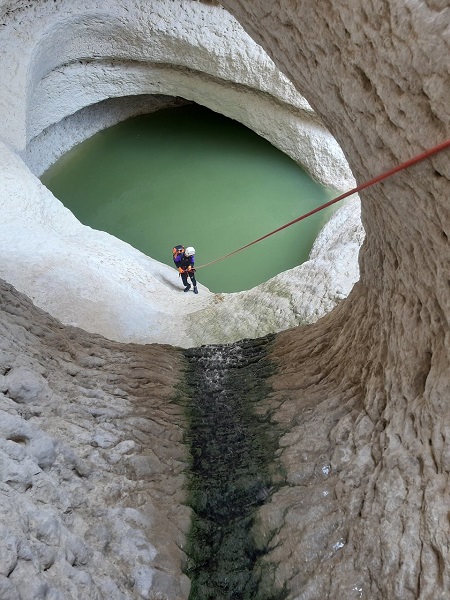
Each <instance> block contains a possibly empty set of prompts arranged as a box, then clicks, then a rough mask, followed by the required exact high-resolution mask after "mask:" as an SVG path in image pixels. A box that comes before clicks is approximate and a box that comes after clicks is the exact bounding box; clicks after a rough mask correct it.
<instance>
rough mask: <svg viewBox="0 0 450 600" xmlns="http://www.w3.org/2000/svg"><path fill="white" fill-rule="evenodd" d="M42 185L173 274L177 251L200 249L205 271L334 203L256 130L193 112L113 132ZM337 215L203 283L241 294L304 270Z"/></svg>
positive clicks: (248, 254)
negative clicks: (320, 235)
mask: <svg viewBox="0 0 450 600" xmlns="http://www.w3.org/2000/svg"><path fill="white" fill-rule="evenodd" d="M41 179H42V182H43V183H44V184H45V185H46V186H47V187H48V188H49V189H50V190H51V191H52V192H53V194H54V195H55V196H56V197H57V198H59V200H61V202H62V203H63V204H64V205H65V206H66V207H67V208H69V209H70V210H71V211H72V212H73V214H74V215H75V216H76V217H77V218H78V219H79V220H80V221H81V222H82V223H83V224H85V225H89V226H90V227H93V228H95V229H99V230H103V231H107V232H108V233H110V234H112V235H114V236H116V237H117V238H120V239H122V240H124V241H126V242H128V243H129V244H131V245H132V246H134V247H135V248H137V249H139V250H140V251H141V252H143V253H144V254H147V255H149V256H151V257H153V258H155V259H157V260H159V261H161V262H163V263H166V264H168V265H171V266H173V263H172V247H173V246H174V245H177V244H183V245H184V246H194V247H195V249H196V265H197V266H198V265H202V264H205V263H207V262H209V261H212V260H214V259H216V258H219V257H220V256H222V255H224V254H227V253H228V252H232V251H233V250H235V249H237V248H239V247H240V246H243V245H245V244H247V243H248V242H250V241H252V240H253V239H256V238H258V237H260V236H262V235H264V234H266V233H268V232H269V231H271V230H273V229H276V228H277V227H280V226H281V225H283V224H284V223H286V222H288V221H291V220H293V219H295V218H296V217H298V216H299V215H301V214H302V213H304V212H306V211H309V210H311V209H313V208H315V207H316V206H318V205H320V204H323V203H324V202H327V201H328V200H330V199H331V198H333V197H334V196H335V195H336V191H335V190H331V189H326V188H324V187H323V186H321V185H320V184H318V183H317V182H315V181H314V180H313V179H311V177H310V176H309V175H308V174H307V173H306V172H305V171H304V170H303V169H302V168H301V167H299V166H298V165H297V164H296V163H295V162H294V161H293V160H292V159H290V158H289V157H288V156H286V155H284V154H283V153H282V152H280V151H279V150H277V149H276V148H274V147H273V146H272V145H271V144H270V143H269V142H267V141H266V140H264V139H263V138H261V137H259V136H258V135H257V134H255V133H254V132H253V131H251V130H249V129H248V128H246V127H244V126H243V125H241V124H240V123H238V122H236V121H233V120H231V119H228V118H226V117H224V116H222V115H220V114H217V113H214V112H212V111H210V110H208V109H206V108H203V107H201V106H198V105H194V104H192V105H186V106H181V107H177V108H170V109H165V110H161V111H158V112H156V113H152V114H148V115H143V116H138V117H133V118H130V119H128V120H126V121H124V122H122V123H119V124H118V125H115V126H113V127H110V128H108V129H105V130H103V131H101V132H99V133H97V134H96V135H94V136H93V137H91V138H90V139H88V140H86V141H84V142H83V143H81V144H79V145H77V146H76V147H75V148H73V149H72V150H71V151H70V152H68V153H67V154H65V155H64V156H63V157H62V158H61V159H60V160H58V161H57V162H56V163H55V164H54V165H52V166H51V167H50V168H49V169H48V170H47V171H46V173H44V175H43V176H42V178H41ZM333 211H334V207H330V208H328V209H326V210H325V211H322V212H320V213H318V214H317V215H314V216H312V217H310V218H309V219H307V220H306V221H304V222H301V223H297V224H295V225H293V226H292V227H289V228H288V229H286V230H283V231H282V232H280V233H278V234H277V235H275V236H272V237H270V238H268V239H266V240H264V241H262V242H261V243H259V244H256V245H255V246H252V247H251V248H249V249H247V250H244V251H243V252H240V253H239V254H236V255H234V256H232V257H230V258H228V259H226V260H224V261H221V262H219V263H217V264H215V265H212V266H209V267H206V268H205V269H200V270H199V271H198V273H197V278H198V281H199V282H200V283H202V284H204V285H206V286H207V287H209V289H210V290H212V291H214V292H236V291H241V290H246V289H250V288H252V287H254V286H255V285H258V284H259V283H262V282H263V281H266V280H267V279H269V278H270V277H273V276H274V275H276V274H277V273H280V272H282V271H285V270H287V269H290V268H292V267H294V266H296V265H299V264H301V263H302V262H304V261H305V260H307V259H308V255H309V252H310V250H311V247H312V244H313V242H314V240H315V238H316V237H317V234H318V232H319V231H320V229H321V228H322V227H323V225H324V224H325V223H326V221H327V220H328V219H329V218H330V216H331V214H332V212H333Z"/></svg>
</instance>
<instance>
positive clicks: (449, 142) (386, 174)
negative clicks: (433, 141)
mask: <svg viewBox="0 0 450 600" xmlns="http://www.w3.org/2000/svg"><path fill="white" fill-rule="evenodd" d="M449 146H450V140H446V141H445V142H442V143H441V144H438V145H437V146H434V147H433V148H430V149H429V150H426V151H425V152H422V153H421V154H417V155H416V156H413V158H410V159H409V160H406V161H405V162H402V163H400V164H399V165H397V166H396V167H394V168H392V169H390V170H389V171H385V172H384V173H382V174H381V175H377V176H376V177H374V178H373V179H369V181H366V182H365V183H361V184H360V185H357V186H356V187H354V188H352V189H351V190H349V191H348V192H345V193H344V194H341V195H340V196H337V198H333V199H332V200H330V201H329V202H325V204H322V205H321V206H318V207H317V208H314V209H313V210H310V211H309V212H307V213H305V214H303V215H301V216H300V217H297V218H296V219H294V220H293V221H289V223H286V224H285V225H282V226H281V227H278V228H277V229H274V230H273V231H270V232H269V233H266V234H265V235H263V236H261V237H260V238H258V239H256V240H253V242H250V243H248V244H245V246H241V247H240V248H238V249H237V250H233V252H229V253H228V254H225V255H224V256H221V257H220V258H216V259H215V260H212V261H211V262H209V263H206V264H204V265H200V266H199V267H197V269H204V268H205V267H209V266H210V265H213V264H215V263H217V262H219V261H221V260H225V258H229V257H230V256H233V254H237V253H238V252H242V250H245V249H246V248H249V247H250V246H253V245H254V244H257V243H258V242H261V241H262V240H265V239H266V238H268V237H270V236H271V235H274V234H275V233H278V232H279V231H282V230H283V229H286V228H287V227H290V226H291V225H294V223H298V222H299V221H303V219H307V218H308V217H310V216H312V215H314V214H315V213H317V212H319V211H321V210H323V209H324V208H328V206H331V205H332V204H336V202H339V201H340V200H344V198H348V197H349V196H352V195H353V194H357V193H358V192H360V191H361V190H365V189H366V188H368V187H371V186H372V185H375V184H376V183H379V182H380V181H383V180H384V179H387V178H388V177H391V175H394V174H395V173H398V172H399V171H402V170H403V169H406V168H408V167H411V166H413V165H415V164H417V163H419V162H421V161H422V160H425V159H426V158H429V157H430V156H433V155H434V154H438V152H441V151H442V150H445V149H446V148H448V147H449Z"/></svg>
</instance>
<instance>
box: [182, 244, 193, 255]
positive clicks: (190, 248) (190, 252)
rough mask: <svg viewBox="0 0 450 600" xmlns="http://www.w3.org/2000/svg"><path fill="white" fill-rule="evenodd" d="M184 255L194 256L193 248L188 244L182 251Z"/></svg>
mask: <svg viewBox="0 0 450 600" xmlns="http://www.w3.org/2000/svg"><path fill="white" fill-rule="evenodd" d="M184 253H185V255H186V256H194V254H195V248H193V247H192V246H188V247H187V248H186V250H185V251H184Z"/></svg>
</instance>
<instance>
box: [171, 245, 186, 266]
mask: <svg viewBox="0 0 450 600" xmlns="http://www.w3.org/2000/svg"><path fill="white" fill-rule="evenodd" d="M183 252H184V246H182V245H181V244H179V245H178V246H174V247H173V248H172V258H173V262H174V264H175V265H177V263H176V262H175V256H177V254H183ZM177 266H178V265H177Z"/></svg>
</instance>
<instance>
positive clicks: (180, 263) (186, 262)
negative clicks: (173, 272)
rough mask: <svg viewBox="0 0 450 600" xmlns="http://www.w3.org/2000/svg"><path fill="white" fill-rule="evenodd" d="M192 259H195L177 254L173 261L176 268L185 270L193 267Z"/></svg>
mask: <svg viewBox="0 0 450 600" xmlns="http://www.w3.org/2000/svg"><path fill="white" fill-rule="evenodd" d="M194 259H195V257H194V256H186V255H185V254H177V255H176V256H175V258H174V259H173V260H174V263H175V264H176V266H177V267H181V268H182V269H184V270H186V269H187V268H188V267H189V266H191V267H193V266H194Z"/></svg>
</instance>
